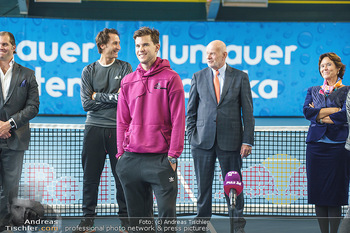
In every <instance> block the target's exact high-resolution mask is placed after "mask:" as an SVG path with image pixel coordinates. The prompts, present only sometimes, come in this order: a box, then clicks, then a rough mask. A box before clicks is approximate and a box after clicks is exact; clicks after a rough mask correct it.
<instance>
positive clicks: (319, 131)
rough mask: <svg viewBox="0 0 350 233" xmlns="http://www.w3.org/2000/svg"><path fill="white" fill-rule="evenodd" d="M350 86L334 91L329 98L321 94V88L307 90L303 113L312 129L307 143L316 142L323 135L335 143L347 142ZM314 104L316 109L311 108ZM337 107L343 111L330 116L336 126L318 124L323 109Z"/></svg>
mask: <svg viewBox="0 0 350 233" xmlns="http://www.w3.org/2000/svg"><path fill="white" fill-rule="evenodd" d="M349 89H350V86H343V87H342V88H339V89H337V90H336V91H333V92H332V93H331V94H330V95H329V96H324V95H323V94H321V93H320V90H321V87H320V86H314V87H310V88H309V89H308V90H307V95H306V98H305V103H304V107H303V113H304V116H305V118H306V119H307V120H309V121H310V127H309V131H308V134H307V138H306V142H316V141H318V140H319V139H320V138H321V137H322V136H323V135H326V136H327V137H328V138H329V139H331V140H333V141H345V140H346V139H347V137H348V133H349V132H348V123H347V117H346V97H347V94H348V91H349ZM310 103H314V106H315V107H314V108H311V107H309V104H310ZM327 107H336V108H341V111H339V112H336V113H333V114H331V115H329V117H330V118H331V119H332V121H333V122H334V124H321V123H319V122H316V118H317V116H318V114H319V112H320V110H321V108H327Z"/></svg>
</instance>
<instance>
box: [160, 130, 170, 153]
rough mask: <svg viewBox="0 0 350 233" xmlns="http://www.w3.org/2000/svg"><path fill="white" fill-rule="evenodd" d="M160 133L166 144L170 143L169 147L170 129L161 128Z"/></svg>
mask: <svg viewBox="0 0 350 233" xmlns="http://www.w3.org/2000/svg"><path fill="white" fill-rule="evenodd" d="M160 133H161V134H162V136H163V138H164V140H165V142H166V144H167V145H168V148H169V145H170V137H171V135H170V130H165V129H160Z"/></svg>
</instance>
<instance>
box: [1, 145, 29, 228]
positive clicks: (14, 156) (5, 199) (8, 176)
mask: <svg viewBox="0 0 350 233" xmlns="http://www.w3.org/2000/svg"><path fill="white" fill-rule="evenodd" d="M23 157H24V151H15V150H10V149H8V148H7V146H6V145H5V146H4V144H1V146H0V226H3V225H7V224H8V221H9V219H8V217H9V216H8V214H9V211H8V205H9V201H10V198H15V197H17V196H18V187H19V181H20V179H21V174H22V167H23Z"/></svg>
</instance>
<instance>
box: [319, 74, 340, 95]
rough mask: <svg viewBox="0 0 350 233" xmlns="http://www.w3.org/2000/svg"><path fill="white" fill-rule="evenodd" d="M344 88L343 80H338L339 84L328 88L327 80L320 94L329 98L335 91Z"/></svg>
mask: <svg viewBox="0 0 350 233" xmlns="http://www.w3.org/2000/svg"><path fill="white" fill-rule="evenodd" d="M342 86H343V83H342V79H341V78H338V80H337V82H336V83H335V84H334V85H333V86H328V83H327V80H326V79H325V80H324V82H323V85H322V87H321V90H320V92H319V93H320V94H322V95H325V96H328V95H330V94H331V93H332V92H333V91H336V90H337V89H338V88H340V87H342Z"/></svg>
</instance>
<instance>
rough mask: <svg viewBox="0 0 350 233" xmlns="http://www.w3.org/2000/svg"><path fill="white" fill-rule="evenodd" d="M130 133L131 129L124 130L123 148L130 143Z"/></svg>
mask: <svg viewBox="0 0 350 233" xmlns="http://www.w3.org/2000/svg"><path fill="white" fill-rule="evenodd" d="M130 134H131V130H128V131H126V132H125V137H124V143H123V145H124V148H125V147H126V146H128V145H129V144H130Z"/></svg>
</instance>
